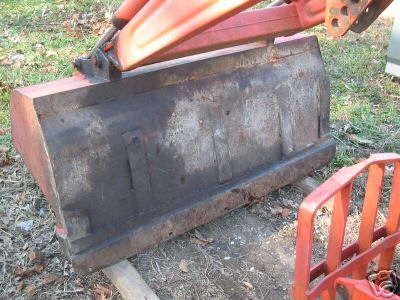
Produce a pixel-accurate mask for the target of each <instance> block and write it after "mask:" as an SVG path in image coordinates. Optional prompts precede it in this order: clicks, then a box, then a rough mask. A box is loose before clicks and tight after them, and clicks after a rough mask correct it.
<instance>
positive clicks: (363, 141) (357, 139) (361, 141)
mask: <svg viewBox="0 0 400 300" xmlns="http://www.w3.org/2000/svg"><path fill="white" fill-rule="evenodd" d="M347 136H348V137H349V139H350V140H351V141H353V142H355V143H357V144H360V145H364V146H369V145H372V144H373V143H374V142H373V141H371V140H368V139H363V138H360V137H358V136H356V135H355V134H348V135H347Z"/></svg>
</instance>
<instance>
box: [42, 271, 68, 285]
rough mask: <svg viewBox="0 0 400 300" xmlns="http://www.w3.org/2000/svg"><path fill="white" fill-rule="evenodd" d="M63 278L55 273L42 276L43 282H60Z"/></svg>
mask: <svg viewBox="0 0 400 300" xmlns="http://www.w3.org/2000/svg"><path fill="white" fill-rule="evenodd" d="M62 280H63V278H62V276H59V275H55V274H47V275H46V276H44V277H43V281H42V282H43V284H44V285H46V284H49V283H52V282H55V281H56V282H61V281H62Z"/></svg>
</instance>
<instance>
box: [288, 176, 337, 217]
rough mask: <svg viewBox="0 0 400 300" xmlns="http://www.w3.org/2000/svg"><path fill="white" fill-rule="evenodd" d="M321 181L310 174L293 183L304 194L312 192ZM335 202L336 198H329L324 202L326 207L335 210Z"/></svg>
mask: <svg viewBox="0 0 400 300" xmlns="http://www.w3.org/2000/svg"><path fill="white" fill-rule="evenodd" d="M320 184H321V183H320V182H319V181H318V180H316V179H314V178H312V177H310V176H307V177H304V178H303V179H301V180H299V181H296V182H295V183H294V184H293V185H294V186H295V187H296V188H298V189H299V190H301V191H302V192H303V193H304V194H306V195H309V194H311V193H312V192H313V191H314V190H315V189H316V188H317V187H319V186H320ZM333 202H334V198H333V197H332V198H331V199H329V200H328V202H326V203H325V204H324V206H323V207H324V208H326V209H328V210H329V211H333Z"/></svg>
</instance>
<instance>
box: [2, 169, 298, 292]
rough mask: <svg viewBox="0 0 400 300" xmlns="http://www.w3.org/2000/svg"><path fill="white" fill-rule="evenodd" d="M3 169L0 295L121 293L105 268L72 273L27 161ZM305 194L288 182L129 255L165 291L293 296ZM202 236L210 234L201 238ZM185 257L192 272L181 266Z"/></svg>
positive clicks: (149, 280) (147, 276)
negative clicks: (298, 223)
mask: <svg viewBox="0 0 400 300" xmlns="http://www.w3.org/2000/svg"><path fill="white" fill-rule="evenodd" d="M3 174H4V179H2V184H3V186H4V187H5V190H4V191H5V192H6V193H7V196H8V197H2V200H1V201H2V203H1V207H7V209H6V210H5V211H4V212H3V215H2V222H4V225H3V226H4V228H7V230H2V235H1V239H2V240H1V242H2V245H3V246H4V247H5V249H4V252H3V257H2V270H1V272H2V279H1V282H0V283H1V286H2V288H3V290H2V291H1V292H0V298H1V299H24V298H36V299H59V298H66V299H69V298H75V299H91V298H93V297H95V296H96V293H97V296H99V295H100V294H101V292H102V291H103V290H104V291H105V294H108V292H110V291H111V290H112V293H113V295H112V296H111V297H110V299H120V298H119V295H118V294H117V293H116V291H115V290H113V289H112V287H111V286H110V283H109V282H108V280H107V279H106V278H105V276H104V275H102V273H97V274H93V275H90V276H85V277H79V276H76V275H75V274H74V273H73V270H71V266H70V264H69V262H68V261H66V260H65V259H64V257H63V255H62V253H61V250H60V248H59V243H58V241H57V240H56V238H55V235H54V230H53V224H54V218H53V214H52V213H51V211H50V210H49V206H48V204H47V202H46V201H45V199H43V197H42V196H41V194H40V193H39V191H38V190H37V187H36V185H35V183H34V181H33V178H32V177H31V176H30V175H29V173H28V172H27V170H26V168H25V167H24V166H23V164H22V163H21V162H20V161H18V162H16V163H15V164H13V165H11V166H9V167H6V168H4V169H3ZM303 197H304V195H303V194H302V193H301V192H300V191H299V190H296V189H295V188H293V187H287V188H284V189H282V190H279V191H277V192H274V193H272V194H271V195H270V196H269V198H268V199H267V201H265V202H260V203H256V204H254V205H252V206H250V207H245V208H242V209H239V210H236V211H234V212H232V213H230V214H228V215H226V216H224V217H221V218H219V219H217V220H215V221H214V222H211V223H209V224H206V225H204V226H201V227H199V228H198V229H196V230H195V231H192V232H189V233H187V234H184V235H183V236H180V237H177V238H175V239H173V240H171V241H168V242H166V243H163V244H162V245H160V246H158V247H157V248H155V249H153V250H150V251H147V252H146V253H143V254H141V255H139V256H137V257H134V258H132V259H131V262H132V263H133V265H134V266H136V268H137V269H138V270H139V272H140V273H141V274H142V276H143V278H144V279H145V280H146V282H147V283H148V284H149V285H150V287H151V288H153V289H154V291H155V292H156V293H157V295H158V296H159V297H160V298H161V299H290V296H289V295H290V287H291V283H292V277H293V264H294V253H295V236H296V217H297V215H296V211H297V209H298V207H299V204H300V203H301V201H302V199H303ZM14 199H17V200H16V201H15V200H14ZM282 211H283V213H282ZM29 221H32V225H31V227H30V226H29ZM27 224H28V225H27ZM24 225H25V227H26V228H23V227H24ZM10 228H11V230H10ZM198 238H200V239H203V238H204V239H208V240H209V241H210V242H209V243H205V244H199V243H198V242H196V241H198ZM182 260H184V261H186V262H187V269H188V272H187V273H184V272H182V270H181V269H180V264H181V262H182ZM98 285H100V286H98ZM107 298H108V297H107ZM100 299H101V298H100Z"/></svg>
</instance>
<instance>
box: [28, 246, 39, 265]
mask: <svg viewBox="0 0 400 300" xmlns="http://www.w3.org/2000/svg"><path fill="white" fill-rule="evenodd" d="M28 259H29V260H28V264H31V263H33V262H41V261H42V256H41V255H40V253H39V251H37V250H33V249H30V250H29V253H28Z"/></svg>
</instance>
